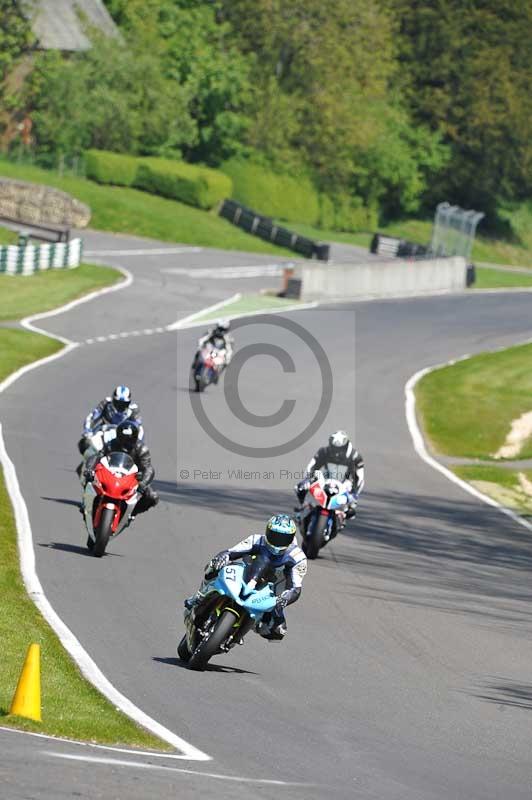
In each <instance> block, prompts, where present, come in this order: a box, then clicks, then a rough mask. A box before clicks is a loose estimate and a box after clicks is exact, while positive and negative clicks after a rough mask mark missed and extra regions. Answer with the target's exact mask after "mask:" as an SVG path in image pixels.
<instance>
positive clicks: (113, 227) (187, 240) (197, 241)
mask: <svg viewBox="0 0 532 800" xmlns="http://www.w3.org/2000/svg"><path fill="white" fill-rule="evenodd" d="M0 175H3V176H4V177H6V178H18V179H21V180H26V181H33V182H34V183H45V184H47V185H48V186H55V187H56V188H57V189H62V190H63V191H65V192H68V193H69V194H71V195H73V196H74V197H77V198H78V199H79V200H81V201H82V202H84V203H87V205H89V206H90V207H91V209H92V218H91V222H90V224H91V227H92V228H96V229H98V230H102V231H114V232H115V233H131V234H134V235H135V236H147V237H150V238H152V239H159V240H161V241H166V242H180V243H181V244H193V245H202V246H204V247H217V248H220V249H222V250H245V251H248V252H255V253H275V254H276V255H278V256H279V255H283V253H284V254H287V255H293V254H292V253H291V252H290V251H288V250H286V251H285V250H283V249H282V248H280V247H275V245H272V244H269V243H268V242H264V241H262V239H259V238H257V237H256V236H251V235H250V234H247V233H244V231H241V230H240V229H239V228H236V227H235V226H234V225H231V223H230V222H227V221H226V220H224V219H222V218H221V217H219V216H217V214H216V213H215V212H207V211H200V210H199V209H197V208H193V207H192V206H187V205H185V204H184V203H179V202H177V201H176V200H166V199H165V198H164V197H157V196H155V195H152V194H148V193H147V192H141V191H139V190H138V189H127V188H124V187H119V186H100V185H99V184H97V183H94V182H93V181H89V180H86V179H85V178H77V177H72V176H60V175H59V174H58V173H56V172H51V171H48V170H43V169H40V168H39V167H34V166H29V165H24V164H14V163H11V162H8V161H4V160H0Z"/></svg>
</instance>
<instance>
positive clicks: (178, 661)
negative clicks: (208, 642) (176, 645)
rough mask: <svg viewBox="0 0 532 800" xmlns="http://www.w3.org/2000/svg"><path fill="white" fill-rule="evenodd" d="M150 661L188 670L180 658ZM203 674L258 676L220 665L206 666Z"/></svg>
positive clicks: (243, 670)
mask: <svg viewBox="0 0 532 800" xmlns="http://www.w3.org/2000/svg"><path fill="white" fill-rule="evenodd" d="M152 661H158V662H159V663H160V664H170V665H171V666H173V667H179V668H180V669H188V667H187V665H186V664H185V662H184V661H181V659H180V658H175V657H174V658H159V657H158V656H153V658H152ZM203 672H227V673H228V672H234V673H235V674H237V675H258V674H259V673H258V672H251V670H249V669H240V668H239V667H231V666H227V665H225V664H224V665H222V664H207V665H206V667H205V669H204V670H203Z"/></svg>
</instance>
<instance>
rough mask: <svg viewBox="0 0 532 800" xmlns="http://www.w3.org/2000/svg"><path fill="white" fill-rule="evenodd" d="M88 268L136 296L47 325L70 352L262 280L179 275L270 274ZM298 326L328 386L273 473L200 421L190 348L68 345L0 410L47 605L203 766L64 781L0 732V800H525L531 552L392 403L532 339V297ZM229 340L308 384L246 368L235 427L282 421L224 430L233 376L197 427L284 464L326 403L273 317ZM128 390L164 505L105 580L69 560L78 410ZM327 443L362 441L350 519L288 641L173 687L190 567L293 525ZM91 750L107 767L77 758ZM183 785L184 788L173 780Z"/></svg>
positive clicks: (310, 320) (76, 775)
mask: <svg viewBox="0 0 532 800" xmlns="http://www.w3.org/2000/svg"><path fill="white" fill-rule="evenodd" d="M153 246H155V245H153ZM135 247H139V240H132V239H131V238H128V239H125V238H124V237H123V238H119V237H111V236H105V235H101V236H99V235H94V237H93V240H92V241H91V242H90V243H89V249H90V250H96V249H101V250H103V249H114V248H117V249H122V250H124V249H127V248H130V249H133V248H135ZM161 247H164V245H161ZM92 260H94V258H93V259H92ZM102 260H105V261H106V262H107V263H119V264H122V265H123V266H127V268H128V269H130V270H131V272H132V273H133V274H134V277H135V281H134V283H133V285H132V286H131V287H130V288H128V289H126V290H124V291H122V292H117V293H114V294H110V295H108V296H107V297H105V296H104V297H102V298H101V299H99V300H95V301H93V302H91V303H87V304H85V305H81V306H79V307H78V308H77V309H74V310H73V311H71V312H68V313H65V314H63V315H60V316H57V317H52V318H50V319H48V320H43V321H42V323H40V324H41V325H42V327H43V328H45V329H47V330H49V331H52V332H55V333H58V334H60V335H63V336H66V337H68V338H71V339H73V340H76V341H83V340H85V339H86V338H90V337H92V336H94V335H105V336H106V335H108V334H111V333H113V334H114V333H117V332H123V331H127V330H133V329H139V328H142V329H148V330H152V329H153V328H154V327H158V326H162V325H166V324H169V323H171V322H173V321H175V320H176V319H178V318H181V317H184V316H186V315H188V314H190V313H191V312H193V311H195V310H197V309H199V308H201V307H202V306H206V305H209V304H210V303H214V302H216V301H219V300H221V299H223V298H224V297H227V296H230V295H231V294H233V293H234V292H235V291H238V290H242V289H244V290H248V289H249V290H253V289H254V288H256V287H257V286H259V285H260V286H263V285H265V284H266V285H268V284H270V285H271V283H272V280H271V279H265V278H262V279H261V278H260V277H255V278H248V279H245V280H241V281H238V280H237V279H230V280H228V279H226V280H216V279H215V278H209V279H208V280H206V279H205V278H203V279H202V280H195V279H194V277H187V276H183V274H182V273H175V272H172V271H168V269H169V268H170V269H173V268H174V267H176V268H179V269H181V268H182V267H184V266H186V267H187V268H190V270H191V271H192V270H193V269H194V268H205V267H210V266H213V267H215V266H217V265H222V266H238V265H242V266H244V265H252V264H261V263H265V264H271V263H272V261H273V260H272V259H271V258H269V257H265V258H264V257H260V256H256V255H253V256H249V255H244V254H242V253H238V254H230V253H221V252H216V251H207V250H204V251H202V252H199V253H186V252H185V253H181V254H174V255H167V256H165V255H157V256H155V255H153V256H148V257H136V256H123V255H122V256H116V257H113V256H109V255H106V256H105V258H104V259H102ZM286 318H287V319H288V320H292V321H293V322H296V323H298V324H299V325H302V326H303V327H304V328H305V330H307V331H309V332H311V333H312V334H313V335H315V336H316V338H317V339H319V342H320V343H321V345H322V347H323V348H324V350H325V353H326V356H327V359H328V361H329V363H330V365H331V368H332V373H333V376H334V381H333V392H332V400H331V407H330V410H329V413H328V414H327V415H326V418H325V420H324V422H323V424H322V425H321V427H320V429H319V430H317V431H316V432H315V433H313V435H312V436H311V438H310V439H309V440H308V441H307V442H306V443H304V444H300V445H299V446H298V447H297V448H296V449H295V450H294V451H292V452H290V453H287V454H284V455H280V456H274V457H270V458H256V457H253V456H251V455H238V454H237V453H233V452H230V451H227V450H226V449H224V448H223V447H221V446H220V445H219V444H217V443H215V442H213V441H212V439H211V438H209V436H208V435H207V433H206V432H205V431H204V430H203V428H202V427H201V426H200V424H199V422H198V420H197V419H196V417H195V415H194V413H193V411H192V408H191V402H190V395H189V391H188V368H189V364H190V359H191V355H192V353H193V351H194V347H195V341H196V338H197V335H198V330H186V331H181V332H179V333H164V334H151V335H144V336H141V335H139V336H137V337H136V338H135V339H131V338H129V339H124V340H120V339H114V340H111V341H105V342H101V343H96V344H92V345H85V346H82V347H79V348H78V349H76V350H74V351H73V352H71V353H70V354H68V355H67V356H66V357H65V358H62V359H59V360H57V361H55V362H53V363H51V364H49V365H47V366H45V367H43V368H42V369H38V370H36V371H33V372H30V373H29V374H27V375H26V376H24V377H23V378H21V379H20V380H19V381H17V382H16V383H15V384H14V385H13V386H12V387H11V388H10V389H9V390H8V391H7V392H6V393H4V394H3V395H2V396H1V397H0V412H1V419H2V422H3V425H4V434H5V439H6V447H7V450H8V452H9V454H10V456H11V458H12V459H13V461H14V463H15V466H16V469H17V472H18V477H19V481H20V484H21V489H22V492H23V495H24V497H25V499H26V502H27V504H28V508H29V512H30V519H31V522H32V526H33V533H34V541H35V550H36V557H37V571H38V574H39V577H40V579H41V581H42V584H43V586H44V590H45V592H46V593H47V596H48V598H49V600H50V601H51V603H52V605H53V607H54V608H55V610H56V611H57V612H58V613H59V614H60V616H61V617H62V618H63V619H64V621H65V622H66V624H67V625H68V626H69V627H70V628H71V629H72V630H73V631H74V632H75V633H76V635H77V636H78V638H79V639H80V641H81V642H82V644H83V645H84V646H85V647H86V649H87V650H88V652H89V653H90V655H91V656H92V657H93V658H94V659H95V661H96V662H97V664H98V665H99V666H100V668H101V669H102V670H103V672H104V673H105V674H106V675H107V677H108V678H109V679H110V680H111V681H112V682H113V683H114V685H115V686H116V687H117V688H118V689H119V690H120V691H122V692H123V693H124V694H125V695H126V696H127V697H129V698H130V699H131V700H132V701H133V702H135V703H136V704H137V705H138V706H139V707H141V708H142V709H143V710H144V711H146V712H147V713H148V714H150V715H151V716H153V717H154V718H155V719H157V720H158V721H160V722H161V723H163V724H164V725H166V726H167V727H169V728H170V729H171V730H173V731H175V732H176V733H177V734H178V735H179V736H181V737H182V738H184V739H186V740H187V741H189V742H191V743H192V744H193V745H195V746H196V747H198V748H200V749H201V750H203V751H204V752H206V753H208V754H209V755H210V756H211V757H212V761H210V762H203V763H199V762H187V761H180V762H173V763H171V762H169V761H165V760H163V761H161V760H157V759H151V760H150V761H151V764H152V767H146V764H144V766H142V767H141V766H124V765H121V764H117V763H116V760H119V758H120V757H116V756H113V754H108V753H107V754H106V757H107V756H108V757H109V759H110V760H111V761H112V760H113V759H114V760H115V763H101V762H100V761H97V762H90V761H85V760H81V761H78V760H72V759H64V758H61V755H65V754H66V755H70V756H72V755H74V756H76V755H77V756H78V757H79V755H80V748H79V747H78V748H77V746H76V745H67V744H58V743H55V742H50V741H48V740H43V739H35V738H33V737H27V736H24V735H22V734H18V733H7V732H6V733H4V732H1V731H0V746H1V747H2V760H1V764H0V781H1V785H2V787H4V788H3V789H2V791H1V794H2V796H3V797H6V798H9V800H11V799H12V798H13V800H18V799H19V798H45V799H46V800H57V798H63V797H65V798H66V797H71V796H73V795H75V796H77V797H83V798H85V797H86V798H89V797H90V798H100V797H101V798H126V797H127V798H133V800H137V798H138V800H141V798H146V797H166V796H168V795H169V793H171V796H178V797H180V798H186V799H188V798H191V799H194V800H196V798H200V797H205V796H215V795H216V796H218V797H220V798H224V797H231V798H242V799H243V798H247V797H248V796H249V794H250V793H251V794H253V795H254V796H255V797H260V798H273V797H275V798H278V797H282V798H290V799H291V798H325V797H331V798H346V800H347V798H364V799H366V798H367V799H368V800H370V799H373V798H375V799H377V798H379V799H380V800H382V799H383V798H384V799H385V800H449V798H478V799H479V800H500V798H504V800H517V799H518V798H523V800H524V799H525V798H527V800H530V797H531V795H532V750H531V745H530V743H531V741H532V678H531V664H532V581H531V579H530V568H531V566H532V542H531V541H530V534H529V532H528V531H527V530H525V529H524V528H522V527H521V526H519V525H518V524H516V523H514V522H513V521H512V520H510V519H508V518H507V517H505V516H503V515H502V514H500V513H499V512H497V511H496V510H495V509H493V508H491V507H488V506H486V505H484V504H482V503H481V502H479V501H477V500H476V499H475V498H473V497H471V496H470V495H468V494H467V493H465V492H464V491H463V490H461V489H460V488H459V487H458V486H455V485H454V484H452V483H450V482H449V481H448V480H446V479H445V478H444V477H443V476H442V475H440V474H439V473H437V472H435V471H433V470H431V469H430V468H429V467H428V466H427V465H426V464H425V463H424V462H422V461H421V460H420V459H419V457H418V456H417V455H416V453H415V452H414V450H413V447H412V442H411V438H410V434H409V432H408V429H407V425H406V421H405V413H404V385H405V382H406V381H407V379H408V378H409V377H410V376H411V375H412V374H413V373H414V372H416V371H417V370H419V369H421V368H422V367H425V366H428V365H432V364H435V363H439V362H443V361H445V360H447V359H450V358H453V357H457V356H460V355H462V354H464V353H474V352H478V351H482V350H486V349H489V348H494V347H498V346H504V345H510V344H513V343H515V342H518V341H522V340H524V339H526V338H528V337H530V336H531V335H532V313H531V299H530V295H529V294H525V293H523V294H515V293H514V294H511V295H505V294H490V295H483V296H477V297H471V296H462V295H460V296H442V297H435V298H430V299H429V298H425V299H412V300H403V301H387V302H372V303H359V304H355V305H351V306H336V307H334V308H321V307H320V308H316V309H311V310H307V311H300V312H296V313H293V314H292V313H288V314H286ZM235 337H236V347H237V350H239V349H242V348H244V347H246V346H247V345H256V344H257V343H265V342H266V343H268V344H269V345H274V346H277V347H280V348H283V349H284V350H286V351H287V352H288V353H289V354H290V356H291V357H292V359H293V362H294V364H295V370H296V371H295V373H290V372H288V373H286V374H284V373H283V370H282V367H281V366H280V364H279V363H278V361H277V360H276V359H275V358H273V357H272V356H271V355H270V356H267V355H256V356H254V357H253V358H250V359H249V360H248V361H247V362H246V363H245V365H244V366H243V367H242V371H241V374H240V380H239V386H240V397H241V400H242V403H243V405H244V406H245V408H247V409H248V410H249V411H251V412H253V413H255V414H270V413H272V412H274V411H275V410H277V408H278V407H279V405H280V403H281V401H282V400H283V399H284V398H292V399H295V400H296V407H295V410H294V412H293V414H292V416H291V418H290V419H289V420H288V421H286V422H283V423H280V424H279V425H278V426H277V427H274V428H259V427H254V426H250V425H246V424H244V423H243V422H241V421H239V420H237V419H236V418H235V416H234V415H233V413H232V412H231V411H230V409H229V408H228V405H227V403H226V400H225V395H224V389H225V386H224V384H227V388H228V389H229V388H230V386H231V384H234V382H235V379H236V376H235V375H233V376H231V373H230V371H229V370H228V372H227V375H226V378H225V379H224V381H223V382H221V384H220V385H219V386H218V387H216V388H212V389H211V388H209V389H208V390H207V392H206V394H205V396H204V397H203V399H202V402H203V403H204V408H205V410H206V412H207V414H208V416H209V417H210V418H211V419H212V420H213V421H214V423H215V425H216V426H217V428H218V429H219V430H222V431H223V432H224V433H226V434H227V435H230V436H231V437H233V438H234V439H238V440H239V441H240V442H244V443H245V444H247V445H255V446H257V447H262V446H271V445H272V444H278V443H282V442H283V441H286V440H287V439H288V438H290V437H291V436H292V435H294V433H295V432H297V431H299V430H301V428H302V427H304V424H305V423H306V422H307V421H308V420H309V419H310V418H311V417H312V415H313V413H314V411H315V409H316V408H317V405H318V404H319V399H320V396H321V385H320V380H319V369H318V367H317V365H316V361H315V359H314V356H313V355H312V354H311V353H310V351H309V349H308V347H307V345H306V344H304V342H303V341H302V339H301V338H299V337H298V336H296V335H294V334H293V333H291V332H289V331H287V330H286V329H285V328H282V327H279V325H278V324H277V323H275V322H273V318H270V319H269V320H266V321H262V322H260V321H259V322H255V323H254V324H252V325H251V324H249V325H245V326H243V327H241V328H240V329H238V330H236V331H235ZM117 383H128V384H130V385H132V386H133V388H134V392H135V396H136V397H137V399H138V400H139V402H140V403H141V406H142V410H143V413H144V420H145V427H146V431H147V438H148V442H149V445H150V448H151V450H152V454H153V459H154V463H155V467H156V471H157V477H156V486H157V488H158V490H159V492H160V494H161V503H160V504H159V506H158V507H157V509H155V510H154V511H151V512H149V513H148V514H146V515H144V516H142V517H139V518H138V520H137V521H136V523H135V525H134V527H132V528H131V529H130V530H128V531H126V533H125V534H124V535H123V536H122V537H120V538H119V539H118V540H117V541H116V542H113V543H111V545H110V547H109V554H108V555H107V556H106V557H105V558H103V559H101V560H97V559H94V558H92V557H88V556H87V553H86V551H85V549H84V547H83V545H84V542H85V538H86V537H85V535H84V533H83V529H82V526H81V521H80V517H79V514H78V513H77V510H76V508H75V507H74V504H75V503H76V501H77V500H78V497H79V486H78V483H77V479H76V476H75V473H74V471H73V469H74V467H75V465H76V452H75V442H76V441H77V437H78V436H79V432H80V420H81V419H82V418H83V416H84V415H85V413H86V411H87V409H88V407H89V406H91V404H93V403H95V402H96V401H97V400H98V399H99V398H100V397H101V396H103V395H104V394H105V393H107V392H108V391H109V388H110V387H112V386H114V385H115V384H117ZM337 427H346V428H348V429H349V430H350V431H351V432H354V435H355V438H356V442H357V444H358V447H359V449H360V450H361V451H362V453H363V454H364V456H365V460H366V465H367V488H366V491H365V493H364V495H363V500H362V501H361V504H360V511H359V514H358V517H357V520H356V523H355V524H353V523H351V524H350V525H349V526H348V527H347V528H346V530H345V532H343V533H342V534H341V535H340V536H339V537H338V538H337V539H336V540H335V541H334V542H333V543H331V544H330V545H329V546H328V547H327V548H326V550H325V551H324V552H323V557H321V558H320V559H319V560H318V561H316V562H314V563H311V564H310V568H309V573H308V575H307V578H306V581H305V586H304V591H303V595H302V597H301V600H300V601H299V602H298V603H297V604H296V605H295V606H292V607H291V608H290V609H289V610H288V623H289V633H288V636H287V637H286V640H285V641H284V642H283V643H282V644H277V643H268V642H265V641H263V640H261V639H260V638H259V637H257V636H254V635H250V636H249V637H248V638H247V640H246V643H245V646H244V647H242V648H238V649H237V650H236V651H235V650H233V651H232V652H231V654H229V655H228V656H225V657H217V658H215V659H213V662H212V666H211V667H210V668H209V669H208V670H207V671H206V672H204V673H194V672H190V671H188V670H186V669H184V668H183V666H182V665H181V664H180V663H179V661H178V659H177V658H176V654H175V646H176V642H177V640H178V638H179V637H180V636H181V634H182V629H183V628H182V613H181V606H182V601H183V598H184V597H185V596H186V595H187V594H188V593H190V592H191V591H192V590H193V589H195V587H196V585H197V583H198V581H199V578H200V575H201V569H202V566H203V564H204V563H205V562H206V561H207V560H208V558H209V557H210V556H211V555H212V554H213V553H215V552H217V551H218V550H220V549H221V548H223V547H224V546H227V545H229V544H231V543H233V542H236V541H238V540H239V539H240V538H243V537H244V536H245V535H247V534H248V533H249V532H258V531H260V530H261V529H262V525H263V524H264V520H265V518H267V517H268V516H269V515H270V513H273V512H276V511H286V510H290V509H291V508H292V505H293V495H292V486H293V483H294V479H295V478H296V477H297V475H294V476H293V478H292V477H290V476H289V475H288V474H287V473H290V472H292V473H297V471H298V470H300V469H301V468H302V467H303V466H304V464H305V463H306V462H307V460H308V458H309V455H310V454H311V453H312V452H313V450H314V449H315V448H316V447H317V446H319V445H320V444H321V443H322V442H323V441H324V439H325V438H326V435H327V433H328V432H330V430H331V429H335V428H337ZM187 470H188V473H189V477H188V478H187V477H185V476H186V471H187ZM238 470H244V471H245V470H247V471H249V472H251V473H253V472H257V471H258V472H260V473H261V475H260V477H259V476H257V475H251V476H250V475H246V474H245V473H239V472H238ZM209 471H210V472H209ZM200 472H202V473H204V474H203V475H200V474H199V473H200ZM265 472H267V473H271V474H267V475H263V474H262V473H265ZM218 473H220V474H219V475H218ZM87 755H90V757H92V758H95V757H97V758H101V756H102V753H101V752H100V751H97V752H95V751H90V753H88V752H87V749H86V748H85V749H82V750H81V756H82V757H83V758H86V757H87ZM122 760H125V761H130V762H131V761H134V762H138V761H139V759H136V758H134V757H133V756H122ZM154 764H155V766H153V765H154ZM161 765H164V766H161ZM187 769H189V770H191V771H192V772H193V773H194V774H190V773H187V772H179V771H176V770H187ZM197 773H201V774H197ZM206 773H209V774H210V775H211V777H207V776H206ZM213 773H214V774H216V775H218V776H220V775H225V776H229V777H237V778H238V777H243V778H254V779H259V780H264V781H268V780H275V781H282V782H284V784H283V785H269V784H267V783H257V784H254V785H253V784H252V785H249V784H246V783H241V782H233V781H226V780H223V779H222V778H220V777H212V774H213ZM297 784H306V785H305V786H300V785H297Z"/></svg>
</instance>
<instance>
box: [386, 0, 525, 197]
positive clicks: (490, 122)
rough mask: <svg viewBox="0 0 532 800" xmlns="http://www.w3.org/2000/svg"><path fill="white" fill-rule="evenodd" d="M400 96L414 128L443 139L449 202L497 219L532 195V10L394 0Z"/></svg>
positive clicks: (483, 0) (514, 2) (514, 4)
mask: <svg viewBox="0 0 532 800" xmlns="http://www.w3.org/2000/svg"><path fill="white" fill-rule="evenodd" d="M391 5H392V6H393V7H394V8H395V11H396V14H397V18H398V19H399V20H400V24H399V28H398V32H399V36H398V44H399V61H400V64H401V67H402V69H401V75H402V90H403V93H404V95H405V97H406V99H407V103H408V105H409V107H410V108H411V110H412V114H413V117H414V119H415V120H416V122H420V123H424V124H427V125H429V127H430V128H431V129H433V130H436V129H438V130H440V131H442V133H443V135H444V138H445V140H446V141H447V142H448V143H449V145H450V147H451V159H450V161H449V164H448V166H447V168H446V169H445V170H444V171H443V172H442V173H441V175H440V178H439V180H438V188H439V189H440V192H441V193H443V192H446V193H448V194H449V199H452V200H454V201H458V202H462V203H463V204H465V205H475V206H476V207H479V208H482V209H484V210H487V211H488V212H490V211H491V212H493V211H494V209H495V207H496V205H497V203H498V202H499V200H500V199H509V198H511V199H520V198H526V197H530V196H531V194H532V95H531V92H530V85H531V84H532V5H531V3H530V1H529V0H468V2H467V3H466V4H464V3H463V2H462V0H431V2H428V3H427V2H424V3H421V2H411V1H410V0H408V1H407V0H393V2H391Z"/></svg>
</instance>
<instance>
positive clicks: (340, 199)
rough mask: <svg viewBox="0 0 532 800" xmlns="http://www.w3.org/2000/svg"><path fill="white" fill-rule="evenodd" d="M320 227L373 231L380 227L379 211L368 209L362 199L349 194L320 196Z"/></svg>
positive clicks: (354, 231)
mask: <svg viewBox="0 0 532 800" xmlns="http://www.w3.org/2000/svg"><path fill="white" fill-rule="evenodd" d="M318 225H319V227H320V228H323V229H324V230H333V231H346V232H348V233H358V232H359V231H373V230H375V228H376V227H377V226H378V211H377V209H376V208H367V207H366V206H364V205H363V203H362V200H361V199H360V197H357V196H356V195H355V196H351V195H348V194H336V195H334V196H333V197H329V195H325V194H322V195H320V214H319V220H318Z"/></svg>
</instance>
